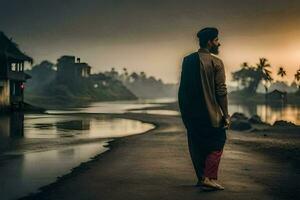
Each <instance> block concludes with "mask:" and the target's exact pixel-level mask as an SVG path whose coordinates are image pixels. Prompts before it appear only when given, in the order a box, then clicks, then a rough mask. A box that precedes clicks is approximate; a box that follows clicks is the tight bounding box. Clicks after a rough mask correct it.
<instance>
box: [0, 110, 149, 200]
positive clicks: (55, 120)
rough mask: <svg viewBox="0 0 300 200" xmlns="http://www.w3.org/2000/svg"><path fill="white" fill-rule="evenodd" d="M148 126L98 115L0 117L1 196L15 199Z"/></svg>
mask: <svg viewBox="0 0 300 200" xmlns="http://www.w3.org/2000/svg"><path fill="white" fill-rule="evenodd" d="M153 128H154V126H153V125H152V124H148V123H143V122H140V121H137V120H129V119H121V118H111V117H108V116H102V115H90V114H85V115H75V114H73V115H68V114H63V115H48V114H35V115H23V114H22V113H12V114H11V115H2V116H0V172H1V173H0V195H1V200H6V199H16V198H20V197H22V196H24V195H27V194H29V193H31V192H35V191H37V190H38V188H40V187H41V186H44V185H48V184H50V183H52V182H54V181H55V180H56V177H58V176H62V175H64V174H67V173H69V172H70V170H71V169H72V168H74V167H76V166H78V165H79V164H80V163H81V162H86V161H88V160H90V158H91V157H94V156H96V155H98V154H100V153H103V152H105V151H106V150H107V148H106V147H105V146H106V144H107V142H108V141H110V140H111V139H112V138H117V137H123V136H127V135H133V134H139V133H142V132H145V131H147V130H150V129H153Z"/></svg>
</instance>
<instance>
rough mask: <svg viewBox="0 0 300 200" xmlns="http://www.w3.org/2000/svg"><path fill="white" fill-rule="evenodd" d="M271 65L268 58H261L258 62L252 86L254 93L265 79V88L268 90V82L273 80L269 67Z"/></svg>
mask: <svg viewBox="0 0 300 200" xmlns="http://www.w3.org/2000/svg"><path fill="white" fill-rule="evenodd" d="M270 67H271V65H270V64H269V63H268V60H267V59H266V58H260V59H259V63H258V64H256V70H255V73H254V81H253V82H252V86H251V87H250V88H251V89H252V93H255V92H256V89H257V87H258V84H259V83H260V82H261V81H262V80H264V81H265V83H266V84H265V90H266V93H267V92H268V87H267V84H268V83H270V82H272V81H273V78H272V76H271V74H272V72H271V71H270V70H269V69H268V68H270Z"/></svg>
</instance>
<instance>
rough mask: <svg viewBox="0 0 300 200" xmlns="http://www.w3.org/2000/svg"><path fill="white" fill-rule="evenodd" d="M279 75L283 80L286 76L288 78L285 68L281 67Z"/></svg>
mask: <svg viewBox="0 0 300 200" xmlns="http://www.w3.org/2000/svg"><path fill="white" fill-rule="evenodd" d="M277 75H278V76H281V78H283V77H284V76H286V71H285V70H284V69H283V67H279V69H278V72H277Z"/></svg>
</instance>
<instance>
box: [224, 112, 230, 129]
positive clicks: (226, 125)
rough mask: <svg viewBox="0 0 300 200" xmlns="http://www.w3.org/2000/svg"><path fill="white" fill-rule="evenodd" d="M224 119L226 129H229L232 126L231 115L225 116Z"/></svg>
mask: <svg viewBox="0 0 300 200" xmlns="http://www.w3.org/2000/svg"><path fill="white" fill-rule="evenodd" d="M223 120H224V127H223V128H224V129H229V126H230V116H229V115H227V116H223Z"/></svg>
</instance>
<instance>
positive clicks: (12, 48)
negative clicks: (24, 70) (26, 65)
mask: <svg viewBox="0 0 300 200" xmlns="http://www.w3.org/2000/svg"><path fill="white" fill-rule="evenodd" d="M0 54H3V55H5V56H6V57H8V58H10V59H13V60H16V61H27V62H30V63H33V59H32V58H31V57H29V56H27V55H26V54H25V53H23V52H22V51H21V50H20V49H19V47H18V45H17V44H16V43H14V42H13V41H12V40H11V39H9V38H8V37H7V36H6V35H5V34H4V33H3V32H2V31H0Z"/></svg>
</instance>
